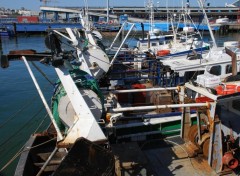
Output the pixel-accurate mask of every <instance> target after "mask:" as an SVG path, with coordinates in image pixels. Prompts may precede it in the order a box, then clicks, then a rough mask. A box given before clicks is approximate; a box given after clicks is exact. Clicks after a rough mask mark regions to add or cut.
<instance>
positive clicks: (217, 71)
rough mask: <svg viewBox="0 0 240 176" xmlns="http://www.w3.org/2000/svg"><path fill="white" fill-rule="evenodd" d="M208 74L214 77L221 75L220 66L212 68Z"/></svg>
mask: <svg viewBox="0 0 240 176" xmlns="http://www.w3.org/2000/svg"><path fill="white" fill-rule="evenodd" d="M210 73H211V74H213V75H216V76H218V75H221V66H220V65H216V66H212V67H211V69H210Z"/></svg>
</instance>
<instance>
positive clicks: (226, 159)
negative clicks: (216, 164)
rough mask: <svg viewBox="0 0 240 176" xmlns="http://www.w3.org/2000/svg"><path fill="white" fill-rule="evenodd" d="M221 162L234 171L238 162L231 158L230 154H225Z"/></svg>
mask: <svg viewBox="0 0 240 176" xmlns="http://www.w3.org/2000/svg"><path fill="white" fill-rule="evenodd" d="M222 162H223V164H225V165H227V167H229V168H230V169H235V168H236V167H237V166H238V160H237V159H236V158H234V157H233V154H232V152H226V153H225V154H224V155H223V157H222Z"/></svg>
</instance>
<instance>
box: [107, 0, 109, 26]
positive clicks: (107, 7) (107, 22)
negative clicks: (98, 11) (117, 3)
mask: <svg viewBox="0 0 240 176" xmlns="http://www.w3.org/2000/svg"><path fill="white" fill-rule="evenodd" d="M108 22H109V0H107V23H108Z"/></svg>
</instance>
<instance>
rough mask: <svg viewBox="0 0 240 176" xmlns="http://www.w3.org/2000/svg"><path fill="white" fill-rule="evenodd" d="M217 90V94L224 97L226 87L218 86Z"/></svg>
mask: <svg viewBox="0 0 240 176" xmlns="http://www.w3.org/2000/svg"><path fill="white" fill-rule="evenodd" d="M215 90H216V91H217V94H218V95H224V92H223V90H224V86H223V85H218V86H216V87H215Z"/></svg>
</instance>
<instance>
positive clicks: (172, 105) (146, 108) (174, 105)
mask: <svg viewBox="0 0 240 176" xmlns="http://www.w3.org/2000/svg"><path fill="white" fill-rule="evenodd" d="M202 106H209V105H208V102H206V103H189V104H170V105H155V106H138V107H127V108H115V109H112V111H113V112H126V111H142V110H155V109H160V108H161V109H164V108H184V107H202Z"/></svg>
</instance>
